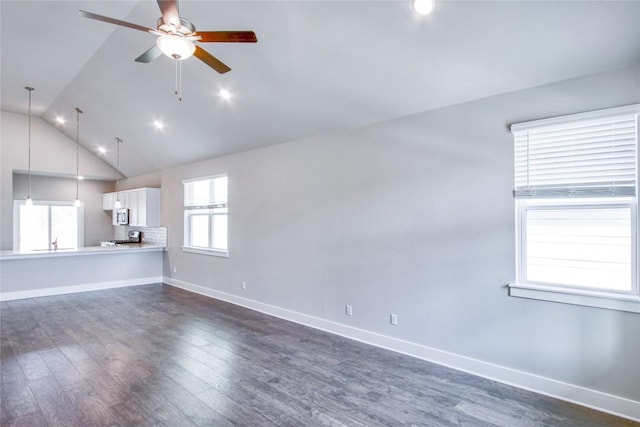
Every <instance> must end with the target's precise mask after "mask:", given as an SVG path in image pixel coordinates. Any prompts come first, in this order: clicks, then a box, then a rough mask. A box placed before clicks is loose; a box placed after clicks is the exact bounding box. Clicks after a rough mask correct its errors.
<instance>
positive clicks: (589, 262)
mask: <svg viewBox="0 0 640 427" xmlns="http://www.w3.org/2000/svg"><path fill="white" fill-rule="evenodd" d="M639 112H640V106H638V105H634V106H628V107H620V108H613V109H609V110H602V111H597V112H591V113H582V114H576V115H572V116H565V117H558V118H553V119H545V120H539V121H535V122H528V123H520V124H515V125H513V126H512V127H511V131H512V133H513V135H514V140H515V150H514V151H515V190H514V196H515V204H516V228H517V229H516V252H517V255H516V270H517V271H516V283H514V284H511V285H510V295H512V296H519V297H527V298H534V299H544V300H551V301H557V302H566V303H575V304H580V305H589V306H596V307H602V308H611V309H618V310H623V311H631V312H640V292H639V289H638V247H637V244H638V211H637V206H638V203H637V177H638V169H637V146H638V114H639Z"/></svg>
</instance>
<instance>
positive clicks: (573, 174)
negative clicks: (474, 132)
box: [511, 106, 638, 198]
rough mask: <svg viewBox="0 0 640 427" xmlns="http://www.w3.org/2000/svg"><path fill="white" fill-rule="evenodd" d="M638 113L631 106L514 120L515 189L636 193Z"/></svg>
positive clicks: (519, 192)
mask: <svg viewBox="0 0 640 427" xmlns="http://www.w3.org/2000/svg"><path fill="white" fill-rule="evenodd" d="M637 117H638V106H631V107H622V108H617V109H611V110H604V111H602V112H599V113H598V114H580V115H575V116H567V117H564V118H562V119H561V120H542V121H539V122H530V123H524V124H519V125H513V126H512V127H511V129H512V132H513V134H514V139H515V191H514V195H515V196H516V197H518V198H526V197H528V198H531V197H535V198H549V197H615V196H635V188H636V179H637V170H636V146H637V138H638V135H637V121H638V118H637ZM554 122H559V123H554Z"/></svg>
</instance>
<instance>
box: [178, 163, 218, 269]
mask: <svg viewBox="0 0 640 427" xmlns="http://www.w3.org/2000/svg"><path fill="white" fill-rule="evenodd" d="M223 177H226V178H227V201H226V206H225V209H226V212H215V211H216V209H219V208H209V209H187V206H185V204H184V191H185V184H188V183H192V182H197V181H210V180H214V179H216V178H223ZM228 180H229V176H228V175H227V174H226V173H223V174H216V175H209V176H204V177H199V178H192V179H185V180H183V181H182V191H183V206H182V208H183V215H184V227H183V233H184V234H183V246H182V251H183V252H190V253H196V254H202V255H210V256H217V257H223V258H228V257H229V235H228V231H229V200H228V186H229V181H228ZM195 212H197V213H195ZM196 215H197V216H205V215H206V216H207V218H208V228H209V230H208V233H207V247H202V246H193V245H192V244H191V217H192V216H196ZM221 215H224V216H226V218H227V242H226V243H227V248H226V249H221V248H214V247H212V245H213V233H214V232H215V230H214V227H213V223H214V217H215V216H221Z"/></svg>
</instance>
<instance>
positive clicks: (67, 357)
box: [0, 285, 638, 427]
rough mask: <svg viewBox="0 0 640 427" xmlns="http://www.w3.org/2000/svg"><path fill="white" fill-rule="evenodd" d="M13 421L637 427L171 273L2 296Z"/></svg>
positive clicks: (4, 391)
mask: <svg viewBox="0 0 640 427" xmlns="http://www.w3.org/2000/svg"><path fill="white" fill-rule="evenodd" d="M0 313H1V322H2V323H1V326H2V334H1V337H2V341H1V344H2V346H1V349H0V350H1V353H0V355H1V362H2V369H1V370H2V383H1V396H2V405H1V407H2V413H1V421H2V426H5V425H6V426H9V425H24V426H48V425H64V426H76V425H77V426H93V425H100V426H104V425H122V426H128V425H166V426H172V427H175V426H192V425H213V426H230V425H237V426H263V425H287V426H314V425H323V426H340V425H346V426H395V425H398V426H413V425H420V426H509V427H513V426H625V425H629V426H630V425H638V424H634V423H632V422H630V421H625V420H622V419H620V418H616V417H613V416H610V415H606V414H602V413H599V412H596V411H593V410H589V409H586V408H582V407H579V406H576V405H572V404H568V403H565V402H562V401H558V400H555V399H551V398H548V397H544V396H540V395H536V394H534V393H530V392H526V391H522V390H518V389H515V388H513V387H509V386H506V385H502V384H499V383H495V382H492V381H488V380H485V379H482V378H478V377H475V376H472V375H468V374H464V373H461V372H458V371H455V370H451V369H448V368H444V367H441V366H438V365H435V364H432V363H428V362H424V361H421V360H417V359H414V358H411V357H407V356H403V355H400V354H396V353H393V352H390V351H386V350H381V349H378V348H375V347H371V346H368V345H365V344H361V343H358V342H354V341H350V340H347V339H344V338H341V337H338V336H334V335H331V334H327V333H323V332H320V331H317V330H314V329H310V328H306V327H304V326H300V325H297V324H294V323H289V322H286V321H284V320H280V319H276V318H273V317H269V316H266V315H263V314H260V313H256V312H253V311H250V310H246V309H243V308H241V307H237V306H233V305H230V304H226V303H223V302H220V301H216V300H212V299H209V298H206V297H202V296H199V295H196V294H192V293H189V292H185V291H182V290H179V289H175V288H172V287H169V286H163V285H151V286H141V287H133V288H125V289H117V290H110V291H100V292H87V293H82V294H72V295H63V296H56V297H44V298H33V299H27V300H19V301H11V302H3V303H1V305H0Z"/></svg>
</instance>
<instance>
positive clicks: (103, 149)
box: [98, 147, 107, 154]
mask: <svg viewBox="0 0 640 427" xmlns="http://www.w3.org/2000/svg"><path fill="white" fill-rule="evenodd" d="M106 152H107V149H106V148H104V147H98V153H100V154H105V153H106Z"/></svg>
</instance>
